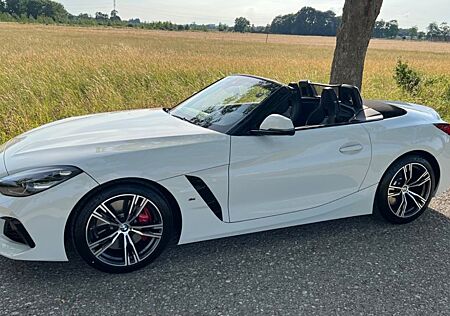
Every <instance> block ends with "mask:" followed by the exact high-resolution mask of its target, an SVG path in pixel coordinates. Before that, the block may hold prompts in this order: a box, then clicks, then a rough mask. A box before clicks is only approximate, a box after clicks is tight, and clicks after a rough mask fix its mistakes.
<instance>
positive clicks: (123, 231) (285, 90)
mask: <svg viewBox="0 0 450 316" xmlns="http://www.w3.org/2000/svg"><path fill="white" fill-rule="evenodd" d="M449 134H450V126H449V125H448V124H447V123H446V122H444V121H442V119H441V118H440V116H439V115H438V113H436V111H434V110H433V109H431V108H428V107H425V106H420V105H416V104H410V103H403V102H388V101H368V100H363V99H362V98H361V95H360V93H359V91H358V89H357V88H355V87H353V86H349V85H323V84H315V83H311V82H309V81H300V82H296V83H291V84H289V85H285V84H281V83H278V82H276V81H273V80H268V79H264V78H260V77H255V76H248V75H234V76H229V77H226V78H224V79H221V80H219V81H217V82H215V83H213V84H212V85H210V86H208V87H206V88H205V89H204V90H202V91H200V92H198V93H196V94H195V95H193V96H192V97H190V98H188V99H187V100H186V101H184V102H182V103H181V104H180V105H178V106H177V107H175V108H173V109H161V110H147V109H146V110H136V111H125V112H116V113H104V114H95V115H90V116H83V117H76V118H69V119H65V120H61V121H58V122H54V123H51V124H48V125H45V126H42V127H40V128H37V129H34V130H32V131H29V132H27V133H25V134H23V135H20V136H18V137H16V138H14V139H12V140H10V141H9V142H7V143H6V144H4V145H3V146H1V147H0V218H1V219H0V228H1V230H0V254H1V255H3V256H6V257H8V258H12V259H18V260H45V261H65V260H67V256H66V247H68V246H69V245H71V244H73V245H74V246H75V248H76V250H77V251H78V253H79V254H80V256H81V257H82V258H83V259H85V260H86V262H87V263H89V264H90V265H92V266H94V267H95V268H97V269H100V270H103V271H107V272H114V273H122V272H130V271H133V270H136V269H139V268H141V267H144V266H146V265H147V264H149V263H150V262H152V261H153V260H154V259H156V258H157V256H158V255H159V254H160V253H161V252H162V251H163V249H164V248H165V246H166V245H167V244H168V242H169V241H170V240H176V241H177V243H178V244H186V243H192V242H197V241H203V240H208V239H214V238H220V237H227V236H232V235H239V234H245V233H251V232H258V231H263V230H270V229H275V228H281V227H288V226H293V225H301V224H306V223H313V222H320V221H326V220H333V219H338V218H345V217H351V216H359V215H369V214H372V213H374V212H376V213H379V214H381V215H382V216H383V217H384V218H385V219H386V220H388V221H390V222H392V223H396V224H404V223H408V222H411V221H413V220H415V219H417V218H418V217H419V216H420V215H422V213H423V212H424V211H425V210H426V209H427V207H428V204H429V203H430V200H431V199H432V197H433V196H435V195H436V194H438V193H440V192H443V191H444V190H447V189H448V188H449V187H450V178H449V177H448V176H447V175H448V174H449V173H450V144H449V142H450V137H449Z"/></svg>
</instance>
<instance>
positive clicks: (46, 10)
mask: <svg viewBox="0 0 450 316" xmlns="http://www.w3.org/2000/svg"><path fill="white" fill-rule="evenodd" d="M0 2H1V5H0V9H1V10H2V11H3V12H5V13H8V14H10V15H11V16H13V17H26V18H33V19H38V17H47V18H52V19H53V20H54V21H55V22H65V21H67V19H68V17H69V13H68V12H67V11H66V9H64V6H63V5H62V4H60V3H58V2H54V1H50V0H4V1H0Z"/></svg>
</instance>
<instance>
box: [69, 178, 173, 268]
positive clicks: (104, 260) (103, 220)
mask: <svg viewBox="0 0 450 316" xmlns="http://www.w3.org/2000/svg"><path fill="white" fill-rule="evenodd" d="M172 230H173V217H172V212H171V210H170V207H169V203H167V201H166V200H165V198H164V197H163V196H162V195H161V194H159V193H158V192H157V191H155V190H152V189H150V188H143V187H140V186H136V185H126V186H115V187H111V188H108V189H106V190H105V191H103V192H102V193H101V194H99V195H97V196H95V197H94V198H92V199H91V200H90V201H88V202H87V204H86V205H85V206H84V207H83V209H82V210H81V212H80V213H79V214H78V216H77V217H76V219H75V221H74V229H73V232H74V241H75V246H76V248H77V250H78V253H79V254H80V255H81V257H82V258H83V259H84V260H85V261H86V262H87V263H88V264H90V265H91V266H93V267H94V268H97V269H99V270H102V271H105V272H110V273H126V272H131V271H135V270H137V269H140V268H142V267H144V266H146V265H148V264H149V263H151V262H152V261H153V260H155V259H156V258H157V257H158V256H159V254H160V253H161V252H162V250H163V249H164V248H165V246H166V245H167V243H168V241H169V240H170V238H171V235H172Z"/></svg>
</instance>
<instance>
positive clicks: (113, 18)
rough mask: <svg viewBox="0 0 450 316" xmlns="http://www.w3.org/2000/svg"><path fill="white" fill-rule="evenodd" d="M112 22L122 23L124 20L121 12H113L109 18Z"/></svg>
mask: <svg viewBox="0 0 450 316" xmlns="http://www.w3.org/2000/svg"><path fill="white" fill-rule="evenodd" d="M109 19H110V20H111V21H115V22H120V21H122V19H121V18H120V16H119V12H118V11H117V10H112V11H111V15H110V18H109Z"/></svg>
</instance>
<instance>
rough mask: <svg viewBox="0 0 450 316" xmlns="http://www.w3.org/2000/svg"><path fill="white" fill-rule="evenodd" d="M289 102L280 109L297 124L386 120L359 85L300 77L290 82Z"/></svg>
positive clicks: (310, 124) (308, 125)
mask: <svg viewBox="0 0 450 316" xmlns="http://www.w3.org/2000/svg"><path fill="white" fill-rule="evenodd" d="M289 87H290V90H291V93H292V96H291V98H290V100H289V103H287V104H284V105H283V106H282V107H281V108H279V109H278V111H277V112H279V113H278V114H282V115H284V116H286V117H288V118H290V119H291V120H292V122H293V123H294V126H295V127H296V128H301V127H311V126H327V125H341V124H346V123H351V122H367V121H374V120H382V119H383V118H384V116H383V114H382V113H380V112H379V111H377V110H376V109H374V108H372V107H368V106H366V105H364V103H363V99H362V98H361V94H360V92H359V90H358V88H356V87H354V86H350V85H345V84H343V85H325V84H318V83H312V82H310V81H300V82H298V83H296V82H294V83H290V84H289Z"/></svg>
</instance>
